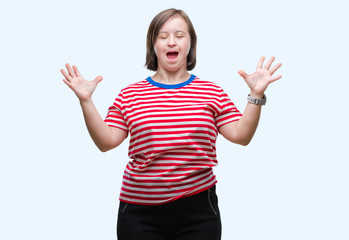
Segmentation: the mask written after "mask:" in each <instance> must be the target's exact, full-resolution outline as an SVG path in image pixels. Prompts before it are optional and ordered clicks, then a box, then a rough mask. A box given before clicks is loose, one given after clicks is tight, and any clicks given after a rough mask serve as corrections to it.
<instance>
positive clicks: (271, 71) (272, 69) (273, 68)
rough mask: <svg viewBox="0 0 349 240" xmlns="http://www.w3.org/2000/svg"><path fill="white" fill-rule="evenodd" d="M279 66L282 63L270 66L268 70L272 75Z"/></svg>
mask: <svg viewBox="0 0 349 240" xmlns="http://www.w3.org/2000/svg"><path fill="white" fill-rule="evenodd" d="M281 66H282V63H278V64H276V65H275V66H274V67H272V68H271V69H270V71H269V72H270V74H271V75H273V74H274V73H275V72H276V70H278V69H279V68H280V67H281Z"/></svg>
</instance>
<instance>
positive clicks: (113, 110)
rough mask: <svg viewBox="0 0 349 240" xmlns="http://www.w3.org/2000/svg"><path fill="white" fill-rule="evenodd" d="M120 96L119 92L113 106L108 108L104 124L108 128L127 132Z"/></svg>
mask: <svg viewBox="0 0 349 240" xmlns="http://www.w3.org/2000/svg"><path fill="white" fill-rule="evenodd" d="M122 96H123V94H122V92H120V93H119V95H118V97H117V98H116V99H115V101H114V103H113V105H111V106H110V107H109V109H108V113H107V116H106V117H105V119H104V122H106V123H107V124H108V126H110V127H116V128H120V129H122V130H125V131H127V132H128V128H127V125H126V122H125V118H124V115H123V113H122Z"/></svg>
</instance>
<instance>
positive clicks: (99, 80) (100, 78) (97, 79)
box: [92, 76, 103, 84]
mask: <svg viewBox="0 0 349 240" xmlns="http://www.w3.org/2000/svg"><path fill="white" fill-rule="evenodd" d="M102 80H103V77H102V76H97V77H96V78H95V80H93V81H92V82H94V83H96V84H98V83H100V82H101V81H102Z"/></svg>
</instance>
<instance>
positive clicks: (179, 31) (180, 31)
mask: <svg viewBox="0 0 349 240" xmlns="http://www.w3.org/2000/svg"><path fill="white" fill-rule="evenodd" d="M160 33H168V32H167V31H161V32H159V34H160ZM175 33H185V31H182V30H178V31H176V32H175Z"/></svg>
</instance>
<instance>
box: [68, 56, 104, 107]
mask: <svg viewBox="0 0 349 240" xmlns="http://www.w3.org/2000/svg"><path fill="white" fill-rule="evenodd" d="M65 67H66V68H67V70H68V73H67V72H66V71H65V70H64V69H61V73H62V74H63V76H64V77H65V78H64V79H63V82H64V83H65V84H67V86H68V87H69V88H70V89H71V90H73V91H74V93H75V94H76V96H77V97H78V98H79V100H80V101H86V100H88V99H90V98H91V96H92V93H93V92H94V90H95V89H96V87H97V84H98V83H100V82H101V81H102V80H103V77H102V76H97V77H96V78H95V79H94V80H93V81H87V80H85V79H84V78H83V76H82V75H81V73H80V72H79V70H78V68H77V67H76V66H74V65H73V69H74V71H73V69H72V68H71V67H70V65H69V64H68V63H66V64H65Z"/></svg>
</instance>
